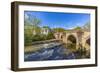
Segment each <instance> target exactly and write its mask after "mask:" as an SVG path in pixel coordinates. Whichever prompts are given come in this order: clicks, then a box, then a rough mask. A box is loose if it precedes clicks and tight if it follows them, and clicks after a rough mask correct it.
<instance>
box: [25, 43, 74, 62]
mask: <svg viewBox="0 0 100 73" xmlns="http://www.w3.org/2000/svg"><path fill="white" fill-rule="evenodd" d="M64 59H75V55H74V54H73V53H72V52H70V51H69V49H66V48H64V46H63V45H62V44H61V43H49V44H43V46H42V49H41V50H38V51H36V52H31V53H25V55H24V60H25V61H43V60H64Z"/></svg>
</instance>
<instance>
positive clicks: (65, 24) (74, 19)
mask: <svg viewBox="0 0 100 73" xmlns="http://www.w3.org/2000/svg"><path fill="white" fill-rule="evenodd" d="M24 15H25V18H27V19H28V18H29V16H31V18H32V17H36V18H38V19H39V20H40V21H41V24H40V26H41V27H43V26H49V27H50V28H64V29H73V28H75V27H77V26H78V27H82V26H84V25H85V24H86V23H87V22H89V21H90V14H85V13H64V12H39V11H25V12H24Z"/></svg>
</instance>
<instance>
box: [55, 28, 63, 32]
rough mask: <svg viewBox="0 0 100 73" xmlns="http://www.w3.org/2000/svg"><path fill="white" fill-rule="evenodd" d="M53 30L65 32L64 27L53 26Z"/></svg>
mask: <svg viewBox="0 0 100 73" xmlns="http://www.w3.org/2000/svg"><path fill="white" fill-rule="evenodd" d="M53 31H54V32H65V29H63V28H54V29H53Z"/></svg>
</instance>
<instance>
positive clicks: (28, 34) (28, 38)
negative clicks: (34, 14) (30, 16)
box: [24, 26, 33, 45]
mask: <svg viewBox="0 0 100 73" xmlns="http://www.w3.org/2000/svg"><path fill="white" fill-rule="evenodd" d="M32 35H33V34H32V27H31V26H25V28H24V43H25V45H31V44H32Z"/></svg>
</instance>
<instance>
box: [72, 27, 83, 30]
mask: <svg viewBox="0 0 100 73" xmlns="http://www.w3.org/2000/svg"><path fill="white" fill-rule="evenodd" d="M74 29H75V30H81V29H82V28H81V27H79V26H77V27H75V28H74Z"/></svg>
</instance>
